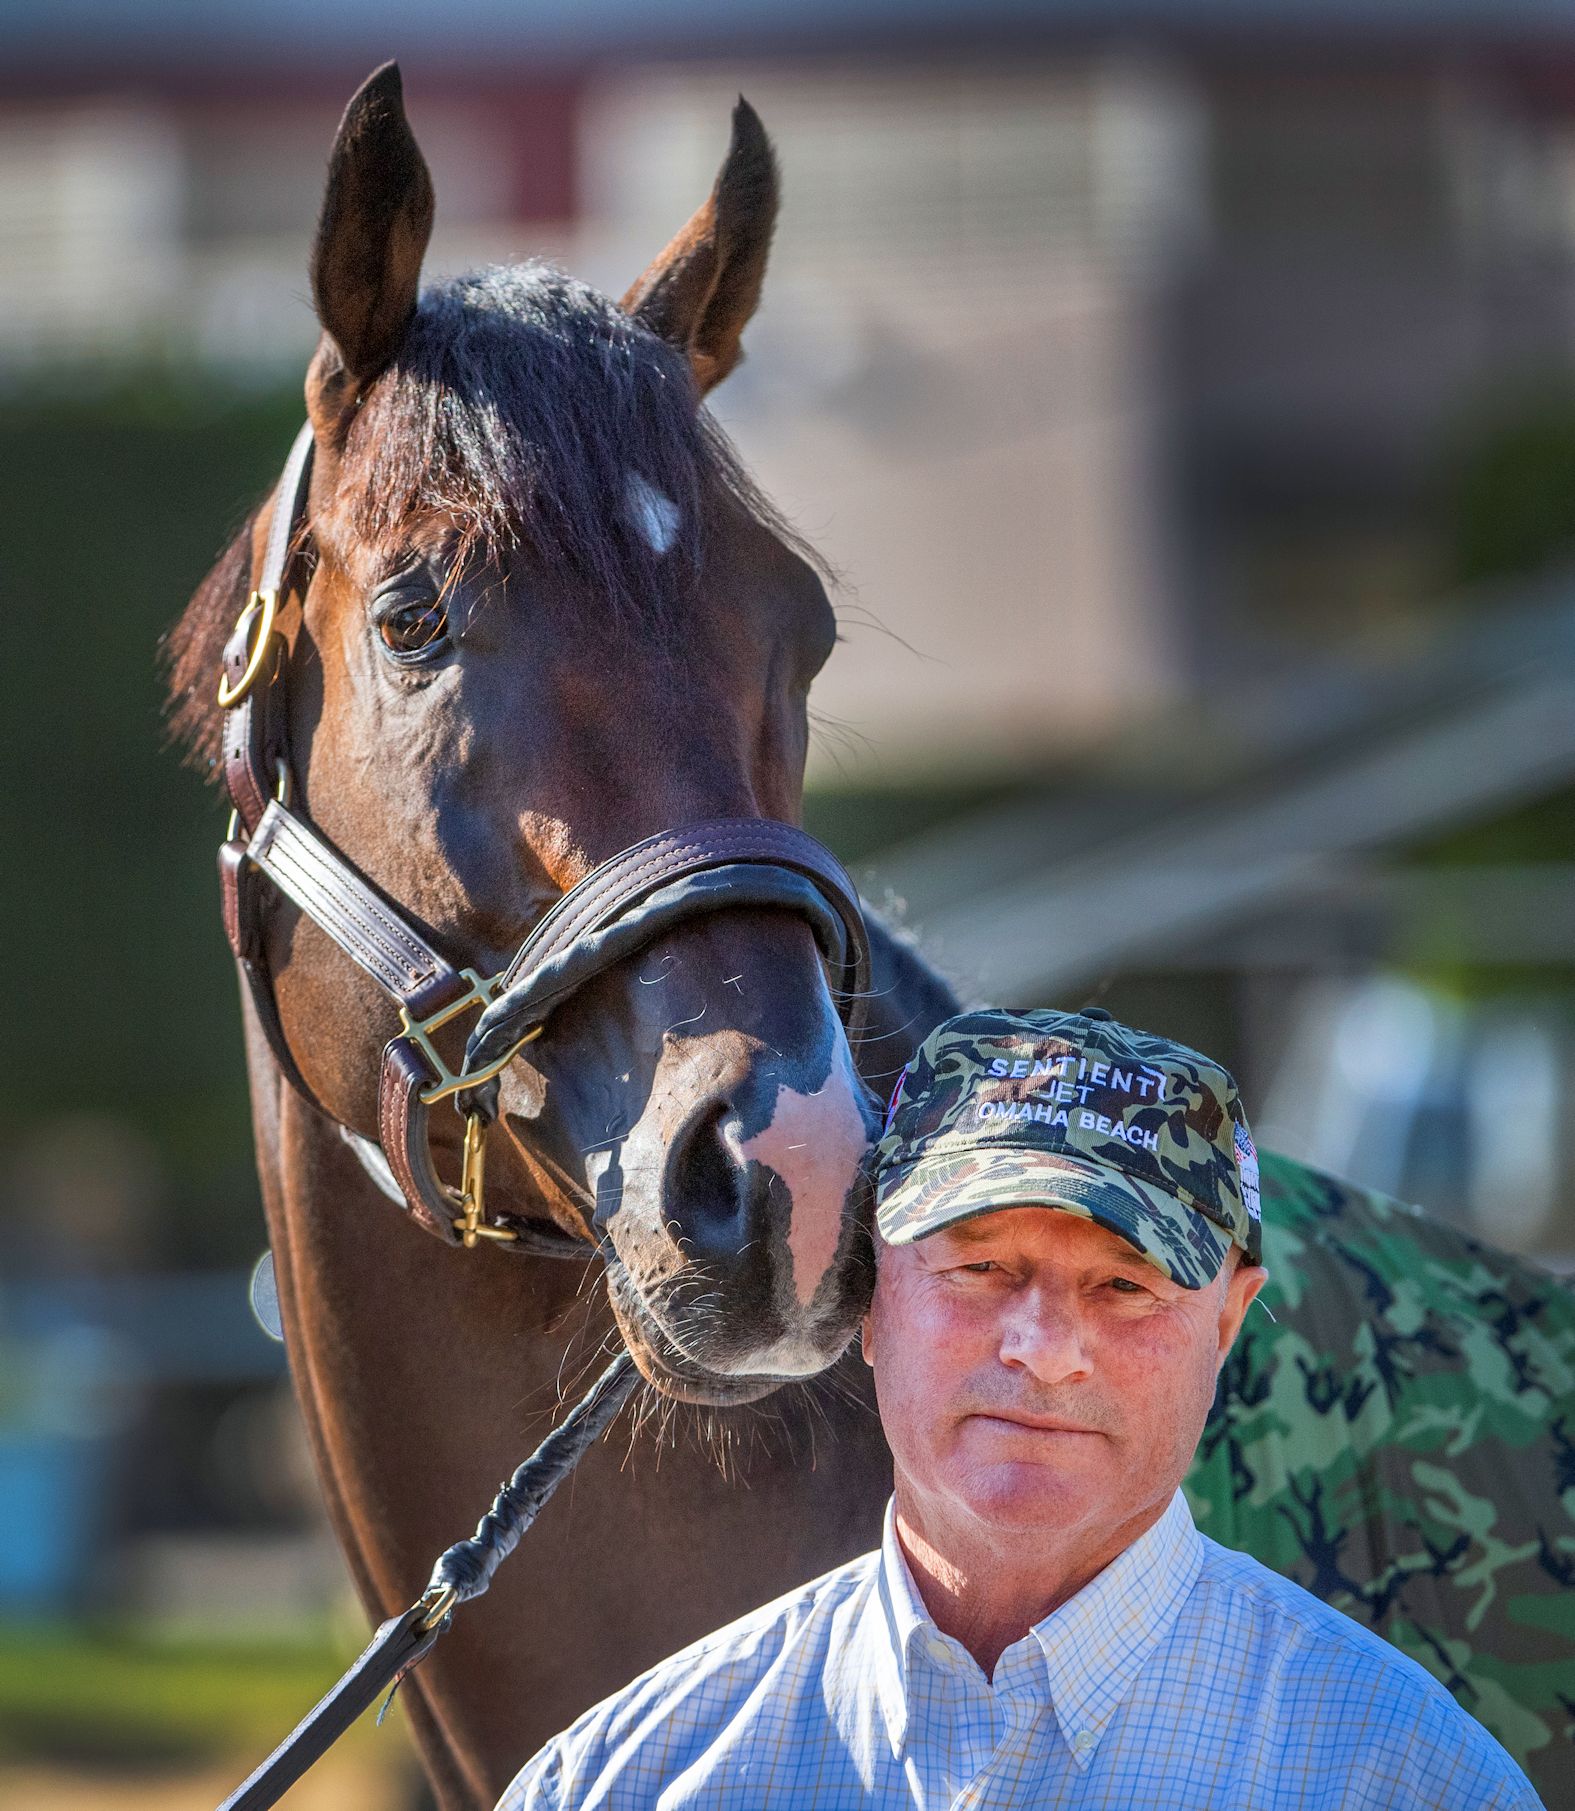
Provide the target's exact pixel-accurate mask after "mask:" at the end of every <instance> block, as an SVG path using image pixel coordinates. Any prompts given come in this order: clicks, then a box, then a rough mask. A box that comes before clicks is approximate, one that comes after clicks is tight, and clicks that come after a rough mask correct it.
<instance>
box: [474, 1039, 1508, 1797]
mask: <svg viewBox="0 0 1575 1811" xmlns="http://www.w3.org/2000/svg"><path fill="white" fill-rule="evenodd" d="M876 1223H877V1227H878V1231H879V1239H878V1240H877V1245H878V1262H877V1280H876V1285H875V1292H874V1300H873V1303H872V1305H871V1308H870V1312H869V1315H868V1316H867V1318H866V1320H865V1322H864V1328H863V1343H864V1356H865V1359H866V1361H867V1362H868V1363H869V1364H870V1365H871V1366H872V1367H873V1368H874V1373H875V1387H876V1395H877V1398H878V1400H879V1403H880V1412H881V1422H882V1425H883V1426H884V1428H885V1431H886V1435H887V1438H888V1440H889V1441H890V1443H891V1448H892V1454H893V1458H894V1460H895V1468H896V1489H895V1494H894V1497H893V1501H892V1505H891V1507H890V1508H889V1509H888V1511H887V1517H886V1529H885V1537H884V1540H883V1542H882V1545H881V1547H880V1548H879V1550H878V1551H877V1552H875V1553H871V1554H866V1555H865V1556H864V1557H863V1558H861V1559H858V1560H855V1561H853V1562H852V1563H851V1564H850V1565H847V1566H844V1567H842V1568H840V1569H839V1570H837V1571H835V1572H831V1573H828V1574H827V1575H826V1576H825V1577H824V1578H821V1579H818V1580H816V1581H815V1582H814V1583H812V1584H809V1585H806V1586H804V1587H803V1588H802V1589H800V1590H798V1591H795V1592H793V1593H791V1594H790V1595H789V1596H787V1597H785V1598H782V1599H780V1600H779V1601H778V1602H776V1603H773V1604H768V1605H767V1606H766V1607H765V1608H764V1609H762V1610H757V1611H755V1612H754V1613H753V1614H752V1615H749V1616H746V1617H744V1618H742V1619H741V1620H740V1621H738V1622H736V1623H733V1624H732V1625H731V1626H730V1627H728V1628H725V1629H723V1630H721V1631H719V1632H718V1633H717V1634H715V1635H712V1636H710V1637H708V1638H707V1639H705V1640H704V1641H701V1642H698V1643H696V1644H695V1645H694V1646H693V1647H691V1648H688V1649H687V1650H685V1651H684V1652H683V1653H681V1654H679V1655H677V1656H676V1657H675V1658H674V1659H672V1660H668V1661H666V1662H664V1663H663V1664H662V1665H661V1666H658V1667H656V1668H655V1669H654V1670H653V1671H651V1672H649V1673H647V1674H645V1675H644V1677H643V1678H640V1679H637V1680H636V1681H635V1682H634V1684H632V1685H631V1686H629V1687H628V1688H627V1689H626V1690H624V1691H623V1692H621V1693H619V1694H617V1695H616V1696H615V1697H613V1698H610V1699H608V1700H607V1702H606V1703H604V1704H601V1705H599V1706H597V1707H596V1708H595V1709H593V1710H591V1711H589V1712H587V1714H586V1715H585V1716H583V1717H582V1718H581V1719H580V1720H579V1722H577V1723H576V1724H575V1725H574V1726H573V1728H571V1729H570V1730H568V1731H567V1732H566V1733H565V1734H563V1735H561V1736H559V1737H557V1738H556V1739H555V1740H554V1741H553V1742H551V1743H549V1744H548V1746H547V1747H546V1748H545V1749H543V1750H542V1752H541V1753H540V1754H539V1755H537V1756H536V1758H535V1759H534V1760H533V1761H531V1762H530V1764H529V1765H528V1766H527V1767H526V1768H525V1770H524V1771H523V1772H522V1773H521V1775H520V1776H519V1778H518V1779H517V1780H516V1781H515V1782H514V1785H513V1786H512V1787H511V1788H510V1789H509V1791H508V1793H507V1794H505V1797H504V1800H503V1807H505V1808H507V1811H526V1808H531V1811H534V1808H536V1807H552V1808H553V1811H560V1808H561V1811H568V1808H569V1807H582V1806H583V1807H587V1808H589V1807H597V1808H598V1811H603V1808H605V1811H614V1808H621V1807H629V1808H631V1811H632V1808H633V1807H636V1806H638V1807H648V1806H649V1807H660V1808H662V1811H676V1807H680V1806H682V1807H686V1808H688V1807H710V1806H718V1807H721V1806H726V1807H728V1808H729V1811H737V1808H739V1807H755V1806H786V1805H800V1804H802V1805H810V1804H813V1805H823V1806H833V1807H841V1806H853V1805H860V1804H865V1803H874V1804H878V1805H908V1804H913V1805H921V1806H926V1807H928V1806H956V1807H970V1808H972V1807H1006V1806H1023V1807H1028V1806H1032V1807H1035V1808H1036V1811H1039V1808H1042V1807H1062V1806H1066V1807H1074V1806H1075V1807H1094V1806H1100V1807H1120V1808H1122V1811H1127V1808H1130V1807H1142V1808H1143V1811H1204V1808H1206V1807H1215V1806H1217V1807H1221V1808H1223V1807H1227V1806H1228V1807H1230V1808H1231V1811H1280V1808H1281V1807H1286V1808H1288V1807H1291V1806H1295V1807H1297V1808H1298V1811H1377V1808H1378V1807H1392V1808H1400V1807H1415V1808H1418V1811H1420V1808H1421V1807H1432V1808H1437V1811H1445V1808H1448V1811H1488V1808H1490V1807H1491V1808H1494V1811H1502V1808H1508V1807H1512V1808H1513V1811H1533V1808H1535V1807H1536V1806H1537V1804H1538V1801H1537V1798H1536V1795H1535V1794H1534V1793H1533V1791H1532V1789H1531V1787H1530V1785H1529V1784H1528V1783H1527V1781H1526V1779H1525V1777H1524V1775H1522V1774H1521V1772H1520V1771H1519V1769H1518V1768H1517V1767H1516V1766H1515V1764H1514V1762H1513V1761H1511V1759H1510V1758H1509V1756H1508V1755H1507V1754H1505V1753H1504V1751H1503V1750H1502V1749H1501V1748H1499V1747H1498V1745H1497V1744H1496V1743H1495V1742H1494V1741H1493V1740H1492V1738H1491V1737H1490V1736H1489V1735H1488V1734H1487V1733H1486V1731H1485V1730H1483V1729H1482V1728H1481V1726H1480V1725H1479V1724H1477V1723H1475V1722H1474V1721H1473V1720H1472V1719H1471V1718H1470V1717H1468V1716H1467V1715H1466V1714H1465V1713H1464V1712H1463V1711H1462V1710H1460V1709H1459V1707H1458V1706H1457V1705H1456V1704H1455V1702H1454V1700H1453V1699H1452V1698H1451V1697H1450V1696H1449V1694H1448V1692H1446V1691H1445V1690H1444V1688H1443V1687H1442V1686H1441V1685H1439V1684H1438V1683H1437V1682H1436V1681H1435V1680H1434V1679H1433V1678H1431V1677H1430V1676H1429V1675H1428V1674H1427V1673H1426V1672H1424V1671H1423V1670H1422V1668H1420V1667H1418V1666H1416V1665H1415V1664H1413V1662H1411V1661H1410V1660H1408V1659H1406V1658H1405V1657H1404V1656H1403V1655H1401V1654H1400V1653H1399V1652H1398V1651H1397V1650H1395V1649H1393V1648H1391V1647H1389V1646H1388V1645H1387V1644H1386V1643H1385V1642H1383V1641H1381V1640H1379V1639H1378V1638H1377V1637H1376V1636H1375V1635H1373V1634H1371V1633H1369V1632H1368V1631H1367V1630H1365V1629H1363V1628H1361V1627H1360V1626H1359V1625H1358V1624H1356V1623H1354V1622H1352V1621H1350V1620H1348V1619H1347V1618H1346V1617H1344V1616H1342V1615H1340V1614H1338V1613H1337V1612H1336V1611H1333V1610H1331V1609H1329V1608H1328V1607H1327V1606H1326V1605H1324V1604H1322V1603H1320V1602H1319V1601H1318V1600H1317V1599H1316V1598H1314V1597H1311V1596H1310V1595H1309V1594H1308V1593H1307V1592H1305V1591H1303V1590H1302V1589H1301V1588H1300V1587H1299V1586H1297V1585H1294V1584H1291V1583H1289V1582H1288V1581H1287V1580H1285V1579H1283V1578H1281V1577H1279V1576H1278V1575H1277V1574H1275V1573H1272V1572H1270V1571H1268V1570H1267V1569H1266V1568H1264V1567H1263V1566H1260V1565H1258V1564H1257V1562H1256V1561H1254V1560H1252V1559H1249V1558H1247V1557H1246V1556H1245V1555H1244V1554H1239V1553H1233V1552H1230V1551H1229V1550H1228V1549H1226V1548H1223V1547H1220V1546H1218V1545H1216V1544H1215V1543H1214V1542H1213V1541H1210V1540H1208V1539H1206V1538H1204V1537H1203V1536H1201V1535H1200V1534H1199V1533H1198V1532H1197V1530H1196V1529H1195V1528H1194V1527H1193V1524H1192V1518H1191V1516H1190V1514H1189V1512H1188V1509H1187V1504H1186V1500H1185V1498H1184V1497H1183V1496H1182V1494H1181V1492H1180V1489H1179V1485H1180V1482H1181V1478H1182V1475H1183V1473H1184V1472H1185V1471H1186V1469H1187V1466H1188V1464H1189V1462H1190V1460H1191V1458H1192V1455H1193V1451H1194V1449H1195V1447H1196V1445H1197V1442H1198V1438H1199V1436H1200V1434H1201V1433H1202V1430H1203V1423H1204V1419H1205V1417H1206V1415H1207V1413H1208V1410H1209V1405H1210V1402H1211V1400H1212V1398H1213V1394H1214V1388H1215V1381H1216V1378H1217V1376H1218V1373H1219V1369H1220V1366H1221V1364H1222V1363H1223V1362H1224V1359H1225V1356H1226V1354H1227V1353H1228V1351H1229V1350H1230V1346H1231V1342H1232V1341H1233V1340H1234V1338H1235V1336H1236V1333H1237V1330H1238V1329H1239V1328H1240V1326H1241V1323H1242V1319H1243V1316H1244V1315H1245V1314H1246V1312H1247V1309H1248V1307H1249V1306H1250V1305H1251V1303H1252V1300H1253V1298H1254V1297H1255V1296H1256V1295H1257V1293H1258V1291H1259V1289H1260V1288H1262V1286H1263V1283H1264V1281H1265V1278H1266V1275H1267V1273H1266V1272H1265V1270H1264V1269H1263V1267H1262V1265H1261V1263H1260V1222H1259V1200H1258V1166H1257V1156H1256V1153H1255V1151H1254V1149H1253V1144H1252V1138H1251V1134H1250V1133H1249V1131H1248V1129H1247V1122H1246V1119H1245V1117H1244V1115H1243V1113H1242V1109H1241V1103H1240V1100H1239V1097H1238V1095H1237V1091H1236V1086H1235V1083H1234V1082H1233V1081H1232V1079H1231V1078H1230V1076H1229V1075H1227V1074H1226V1073H1225V1071H1224V1070H1222V1069H1221V1068H1219V1067H1218V1065H1216V1064H1214V1063H1212V1062H1210V1061H1209V1060H1208V1059H1207V1058H1206V1057H1203V1056H1200V1055H1199V1054H1198V1053H1197V1052H1196V1051H1192V1050H1188V1049H1186V1048H1185V1047H1183V1046H1181V1045H1178V1044H1173V1043H1170V1042H1167V1041H1166V1040H1164V1039H1162V1038H1157V1037H1151V1036H1148V1035H1146V1034H1144V1033H1141V1032H1135V1031H1131V1030H1128V1029H1127V1028H1126V1027H1124V1026H1122V1025H1118V1024H1117V1023H1116V1022H1115V1021H1114V1020H1112V1019H1111V1018H1110V1016H1109V1014H1108V1013H1105V1012H1103V1011H1100V1010H1097V1009H1094V1008H1089V1009H1088V1010H1086V1011H1084V1012H1081V1013H1053V1012H1030V1013H1015V1014H1014V1013H1005V1012H976V1013H968V1014H964V1015H963V1016H961V1017H959V1018H955V1019H952V1020H949V1021H948V1022H947V1023H946V1024H944V1025H942V1026H940V1027H939V1028H938V1029H937V1030H936V1031H935V1032H933V1033H932V1034H931V1036H930V1037H929V1038H928V1039H927V1040H926V1042H925V1044H924V1046H923V1047H922V1049H921V1050H920V1051H919V1052H918V1054H917V1055H916V1056H915V1057H914V1059H913V1061H912V1062H911V1063H910V1064H909V1065H908V1067H907V1069H906V1070H905V1071H904V1072H903V1075H902V1078H901V1080H900V1082H899V1084H898V1088H897V1091H896V1093H895V1094H894V1096H893V1099H892V1105H891V1108H890V1111H889V1112H888V1115H887V1122H886V1131H885V1135H884V1137H883V1138H882V1140H881V1142H880V1145H879V1146H878V1148H877V1153H876ZM740 1557H741V1559H742V1558H744V1557H745V1556H740Z"/></svg>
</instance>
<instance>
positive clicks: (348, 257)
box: [307, 63, 432, 429]
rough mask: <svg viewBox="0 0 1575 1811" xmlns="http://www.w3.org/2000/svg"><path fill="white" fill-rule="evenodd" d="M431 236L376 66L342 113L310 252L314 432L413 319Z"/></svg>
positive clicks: (428, 187) (396, 112)
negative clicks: (316, 327) (317, 338)
mask: <svg viewBox="0 0 1575 1811" xmlns="http://www.w3.org/2000/svg"><path fill="white" fill-rule="evenodd" d="M431 232H432V178H431V176H430V174H429V173H428V171H427V165H426V159H425V158H424V157H422V155H421V147H420V146H419V145H418V144H417V143H416V140H415V134H414V133H413V132H412V131H411V130H410V124H409V121H408V120H406V118H405V101H404V86H403V84H402V83H401V81H400V78H399V65H398V64H397V63H385V64H384V65H383V67H382V68H381V69H379V70H376V71H374V72H373V74H371V75H369V76H368V77H367V79H366V80H365V82H363V83H362V84H361V86H360V88H359V89H357V90H356V92H355V94H354V95H353V96H352V97H351V100H350V104H349V106H348V107H346V108H345V115H344V118H343V119H342V120H341V121H340V124H339V131H338V133H337V134H336V135H335V137H334V146H333V150H332V151H331V152H330V153H329V157H328V181H327V186H326V188H325V189H324V192H323V207H322V213H321V214H320V215H319V217H318V221H317V237H316V239H315V240H314V241H313V244H312V258H311V277H312V300H313V302H314V303H315V304H316V307H317V318H318V320H319V322H320V323H321V324H322V328H323V341H322V344H321V345H320V346H319V347H318V349H317V356H316V357H315V358H314V359H313V360H312V370H311V375H310V376H309V378H308V381H307V403H308V408H309V410H310V411H311V413H312V416H313V421H314V425H317V426H319V427H320V429H327V428H330V427H331V425H332V422H331V419H330V418H332V417H333V416H334V415H336V414H338V413H339V412H341V411H343V410H344V409H345V408H346V407H347V406H348V405H349V404H351V403H353V401H354V399H355V397H356V395H357V394H358V393H359V392H360V391H362V390H364V389H365V387H366V386H367V385H368V384H369V383H370V382H371V381H372V379H373V378H375V377H376V376H377V374H378V373H379V372H380V371H382V370H383V369H384V368H385V367H386V366H387V365H388V364H389V362H390V361H391V360H392V359H393V357H394V355H395V353H396V352H398V350H399V347H400V343H401V341H402V340H403V339H404V337H405V331H406V329H407V328H408V327H409V325H410V317H411V316H412V315H413V314H414V313H415V310H416V296H417V293H418V290H419V288H420V283H421V260H422V258H423V257H424V256H425V254H426V249H427V240H428V238H429V237H430V236H431ZM320 415H321V416H322V417H324V419H323V420H322V421H321V422H319V421H318V417H319V416H320Z"/></svg>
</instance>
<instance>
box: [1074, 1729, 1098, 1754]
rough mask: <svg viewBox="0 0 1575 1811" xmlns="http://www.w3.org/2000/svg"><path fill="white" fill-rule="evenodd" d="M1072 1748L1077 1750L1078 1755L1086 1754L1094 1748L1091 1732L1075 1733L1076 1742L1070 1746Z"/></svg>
mask: <svg viewBox="0 0 1575 1811" xmlns="http://www.w3.org/2000/svg"><path fill="white" fill-rule="evenodd" d="M1072 1746H1073V1747H1074V1748H1075V1749H1076V1750H1077V1752H1078V1753H1079V1754H1087V1753H1088V1751H1089V1749H1090V1748H1092V1747H1093V1746H1094V1732H1093V1730H1091V1729H1080V1730H1079V1731H1078V1732H1077V1740H1076V1741H1075V1742H1074V1743H1073V1744H1072Z"/></svg>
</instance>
